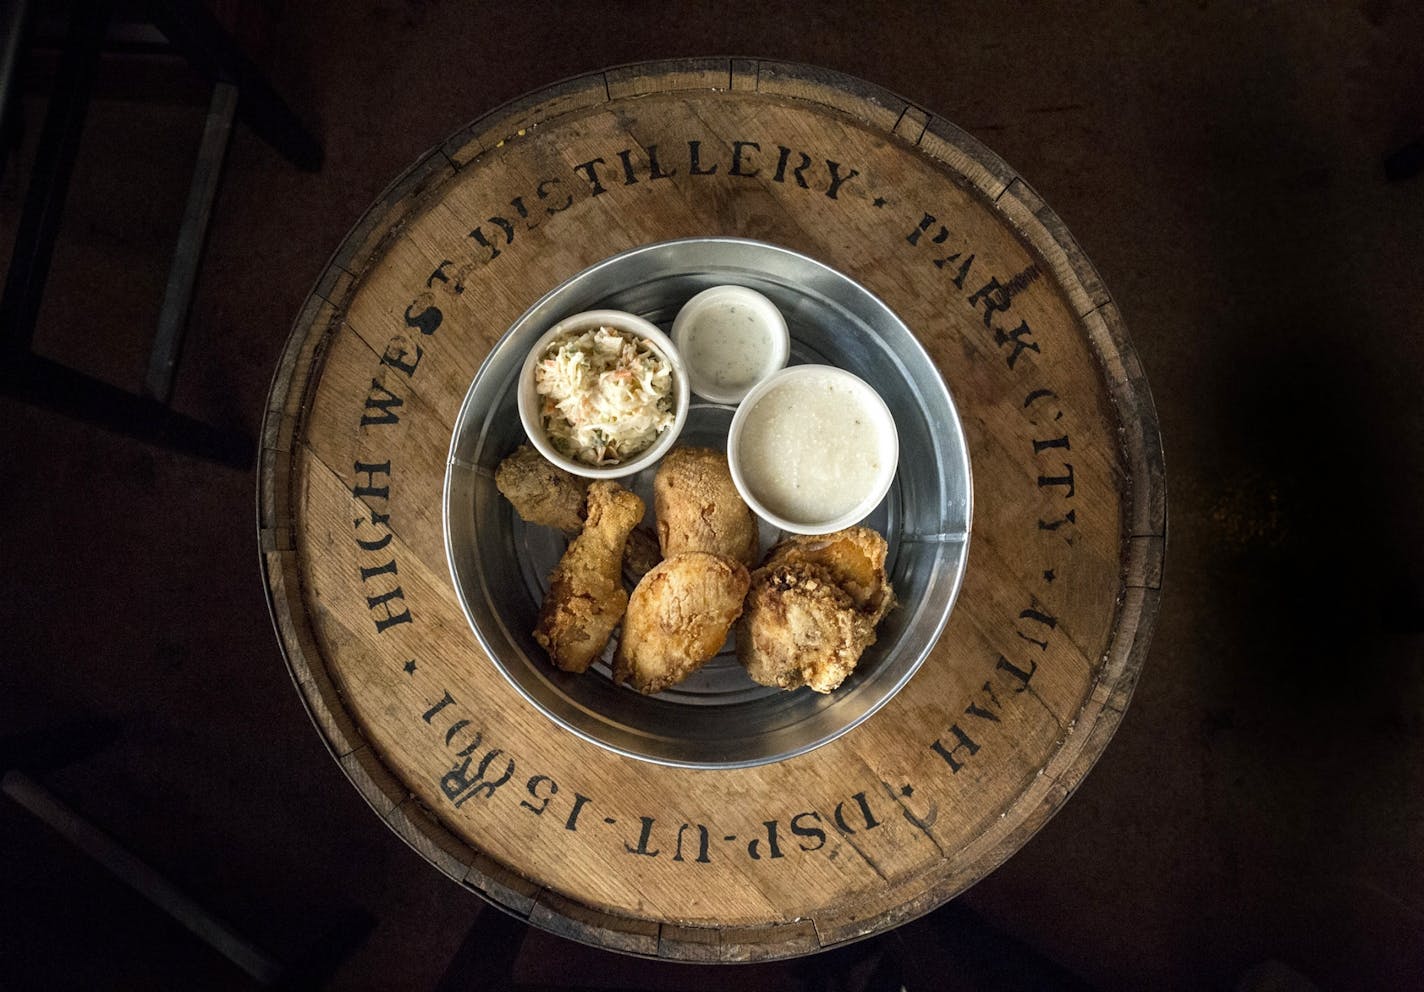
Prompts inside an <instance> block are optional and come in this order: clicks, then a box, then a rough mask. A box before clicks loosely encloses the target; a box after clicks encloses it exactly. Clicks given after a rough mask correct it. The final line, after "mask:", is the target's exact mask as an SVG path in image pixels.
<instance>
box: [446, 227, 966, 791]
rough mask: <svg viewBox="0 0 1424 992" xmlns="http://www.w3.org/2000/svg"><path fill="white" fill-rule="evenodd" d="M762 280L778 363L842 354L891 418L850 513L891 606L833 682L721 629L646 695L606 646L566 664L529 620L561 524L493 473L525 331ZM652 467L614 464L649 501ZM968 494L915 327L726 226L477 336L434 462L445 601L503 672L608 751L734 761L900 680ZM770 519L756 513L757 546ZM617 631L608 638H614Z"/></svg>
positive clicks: (928, 621)
mask: <svg viewBox="0 0 1424 992" xmlns="http://www.w3.org/2000/svg"><path fill="white" fill-rule="evenodd" d="M724 283H737V284H739V285H743V286H749V287H751V288H752V289H755V290H758V291H759V292H761V293H763V294H765V295H766V296H767V297H769V298H770V299H771V300H772V301H773V302H774V303H775V304H776V305H777V306H778V307H779V308H780V309H781V311H782V313H783V314H784V315H785V317H786V321H787V324H788V326H789V328H790V332H791V359H790V364H792V365H798V364H807V363H822V364H828V365H836V366H839V367H841V368H844V369H848V370H850V371H852V372H854V373H855V374H856V375H859V376H860V377H861V378H863V379H865V380H866V381H867V382H868V383H870V384H871V385H872V386H874V387H875V388H876V389H877V390H878V391H879V392H880V394H881V396H883V397H884V399H885V402H886V403H887V405H888V406H889V407H890V412H891V414H892V416H893V417H894V418H895V425H896V429H897V431H898V432H899V439H900V452H901V457H900V467H899V471H898V473H897V476H896V479H895V482H894V483H893V484H892V486H891V488H890V492H889V493H888V494H887V495H886V497H885V499H884V500H882V501H881V503H880V505H879V506H878V507H876V508H875V510H874V511H872V512H871V514H870V515H869V516H868V517H866V518H865V520H864V523H865V524H866V525H867V526H870V527H873V528H875V529H876V530H878V531H879V532H880V533H881V534H883V535H884V536H885V538H886V541H887V542H888V543H889V549H890V550H889V557H888V560H887V563H886V564H887V569H888V572H889V575H890V581H891V583H892V585H893V586H894V589H895V595H896V599H897V602H898V605H897V606H896V608H895V609H893V610H892V611H891V612H890V614H889V615H888V616H887V617H886V618H885V619H884V620H883V621H882V622H881V624H880V628H879V635H878V639H877V640H876V643H875V644H873V645H872V646H871V647H869V648H868V649H867V650H866V652H865V654H864V655H863V656H862V657H861V660H860V664H859V665H858V667H857V668H856V671H855V673H854V674H853V675H852V676H851V677H850V678H849V679H847V680H846V682H845V683H844V684H843V685H842V686H841V687H840V688H839V689H838V690H836V691H835V692H834V693H831V694H830V695H820V694H817V693H814V692H812V691H811V690H809V689H799V690H796V691H793V692H784V691H781V690H778V689H773V688H769V687H765V686H760V685H757V684H755V683H754V682H752V681H751V680H750V679H749V678H748V677H747V675H746V673H745V672H744V671H743V670H742V667H741V665H740V664H738V662H737V660H736V656H735V653H734V652H733V651H732V649H731V648H732V645H731V642H730V638H729V643H728V644H727V645H726V646H724V648H723V650H722V652H721V653H720V654H719V655H718V656H717V657H716V658H714V659H713V660H712V661H710V662H708V664H707V665H706V666H705V667H704V668H703V669H702V670H701V671H699V672H698V673H696V674H695V675H694V676H693V677H692V678H690V679H689V680H688V681H686V682H684V683H682V684H681V685H678V686H676V687H674V688H672V689H669V690H667V691H665V692H662V693H659V694H658V695H656V696H643V695H641V694H639V693H637V692H635V691H633V690H631V689H627V688H624V687H621V686H618V685H615V684H614V683H613V682H612V680H611V678H610V668H609V664H608V659H609V658H610V657H611V655H612V644H610V647H609V650H608V651H607V652H605V655H604V658H603V659H602V660H600V661H598V662H596V663H595V664H594V666H593V667H592V668H591V669H589V671H588V672H586V673H584V674H582V675H574V674H570V673H567V672H562V671H559V670H557V669H555V668H554V667H553V665H551V664H550V663H549V660H548V658H547V656H546V655H545V654H544V651H543V649H541V648H540V647H539V646H538V645H537V644H536V643H535V642H534V638H533V636H532V631H533V629H534V625H535V620H536V618H537V616H538V612H539V604H540V603H541V602H542V600H543V597H544V594H545V593H546V592H547V590H548V576H549V573H550V572H551V571H553V568H554V566H555V565H556V564H557V563H558V560H559V557H560V556H561V555H562V554H563V551H564V547H565V540H564V538H563V535H561V534H559V533H557V532H555V531H553V530H551V529H549V528H545V527H538V526H533V525H529V524H525V523H524V522H523V521H522V520H520V519H519V517H518V515H517V514H516V513H515V512H514V510H513V508H512V507H511V506H510V504H509V502H508V501H507V500H505V499H504V497H503V496H501V495H500V493H499V491H498V490H497V489H496V488H495V485H494V470H495V467H496V466H497V465H498V464H499V462H500V460H501V459H503V458H504V457H505V456H506V455H508V454H509V453H510V452H511V451H513V450H514V448H515V447H517V446H518V445H519V444H522V443H525V440H526V439H525V437H524V432H523V429H522V428H521V426H520V420H519V414H518V409H517V403H516V388H515V385H516V379H517V377H518V374H519V370H520V368H521V366H522V364H523V361H524V357H525V354H526V352H527V351H528V349H529V347H530V346H531V345H532V344H533V342H534V341H535V340H536V339H537V338H538V337H539V335H540V334H542V333H543V332H544V331H545V330H546V329H548V328H549V327H550V326H551V325H553V324H554V323H555V322H556V321H558V320H559V319H560V318H562V317H565V316H567V315H569V314H573V313H577V312H579V311H581V310H594V309H604V308H609V309H618V310H627V311H631V312H633V313H635V314H638V315H640V316H642V317H645V318H647V319H648V320H650V321H652V322H653V323H654V324H657V325H658V326H659V327H662V328H663V329H665V330H666V329H668V328H670V327H671V325H672V321H673V318H674V317H676V316H677V312H678V310H679V309H680V308H681V307H682V305H683V304H684V303H685V302H686V301H687V300H689V299H690V298H691V297H692V296H694V295H696V294H697V293H698V292H700V291H702V290H704V289H707V288H709V287H711V286H715V285H720V284H724ZM734 409H735V408H734V407H732V406H726V405H720V404H714V403H708V402H699V401H698V400H697V399H696V398H694V401H693V405H692V409H691V412H690V415H689V418H688V422H687V426H686V427H685V428H684V430H683V433H682V436H681V437H680V438H679V441H678V443H679V444H685V445H699V446H703V447H713V448H719V449H724V448H725V447H726V438H727V428H728V426H729V425H730V423H731V419H732V414H733V412H734ZM655 470H656V467H654V468H653V469H648V470H645V471H643V472H641V473H638V474H637V475H634V476H631V477H629V478H626V479H624V480H622V482H623V484H624V485H625V486H627V487H628V488H630V489H632V490H633V491H634V492H636V493H638V494H639V495H640V496H642V497H643V499H644V502H645V503H646V504H647V506H648V512H647V516H646V517H645V518H644V525H645V526H647V525H650V524H651V523H652V517H653V509H652V479H653V475H654V472H655ZM971 508H972V487H971V482H970V470H969V455H968V450H967V447H966V445H965V441H964V432H963V429H962V427H961V425H960V422H959V416H958V414H957V412H956V411H955V407H954V402H953V400H952V399H951V398H950V395H949V391H948V389H947V388H946V386H945V383H944V380H943V378H942V377H941V376H940V374H939V371H938V369H937V368H936V367H935V365H934V363H933V362H931V360H930V358H929V356H928V355H927V354H926V353H925V351H924V349H923V348H922V347H921V346H920V344H919V342H918V340H916V338H915V336H914V334H912V333H911V332H910V330H909V329H908V328H907V327H906V326H905V325H904V324H903V323H902V322H901V321H900V319H899V318H898V317H896V316H895V314H894V313H892V312H891V311H890V310H889V308H887V307H886V306H885V304H884V303H882V302H881V301H880V300H879V299H878V298H876V297H875V296H874V295H872V294H871V293H870V292H869V291H868V290H866V289H865V288H864V287H862V286H860V285H859V284H858V283H856V282H854V281H852V280H851V279H849V278H847V277H846V276H844V275H842V274H840V273H839V272H836V271H835V270H833V269H831V268H828V267H827V266H825V265H822V264H821V263H820V262H817V261H815V260H814V259H811V258H808V257H806V256H805V255H801V254H798V253H796V252H793V251H789V250H787V249H784V248H779V247H776V246H774V245H769V244H764V243H761V242H756V241H747V240H743V239H738V238H692V239H687V240H681V241H669V242H663V243H660V244H653V245H646V246H644V247H641V248H635V249H632V250H630V251H627V252H624V253H622V254H619V255H615V256H613V257H612V258H608V259H606V260H604V261H602V262H599V263H598V264H596V265H594V266H592V267H590V268H588V269H585V270H584V271H583V272H580V273H578V274H577V275H575V276H573V277H572V278H570V279H569V280H567V281H566V282H564V283H563V284H562V285H560V286H558V287H556V288H555V289H553V290H552V291H550V292H549V293H548V294H546V295H545V296H544V297H543V298H542V299H540V300H539V301H538V302H537V303H535V304H534V306H533V307H531V308H530V309H529V310H528V311H527V312H526V313H525V314H524V315H523V316H522V317H520V318H519V320H517V321H516V322H515V324H514V326H513V327H511V328H510V329H509V331H508V332H507V333H506V334H505V335H504V337H503V338H501V339H500V341H499V342H498V343H497V344H496V345H495V347H494V349H493V350H492V351H491V352H490V354H489V357H488V358H486V359H485V362H484V364H483V365H482V366H481V367H480V370H479V373H478V374H477V375H476V376H475V380H474V382H473V383H472V384H471V386H470V389H469V392H468V393H467V394H466V396H465V401H464V403H463V405H462V406H461V408H460V412H459V415H458V417H457V418H456V421H455V431H454V436H453V438H452V439H451V444H450V457H449V462H448V464H447V466H446V473H445V493H444V527H445V550H446V556H447V558H448V560H449V564H450V574H451V577H452V579H453V581H454V585H455V591H456V593H457V594H458V595H459V598H460V604H461V607H462V608H463V609H464V612H465V616H466V617H467V618H468V620H469V622H470V626H471V628H472V629H473V630H474V633H475V636H476V637H477V638H478V639H479V642H480V644H481V645H482V646H483V647H484V649H485V651H486V652H487V653H488V654H489V656H490V658H491V659H492V660H493V661H494V663H495V665H496V666H497V667H498V668H499V670H500V671H501V672H502V673H503V674H504V676H505V677H506V678H507V679H508V680H509V681H510V682H511V683H512V684H513V685H514V687H515V688H516V689H518V690H519V692H520V693H521V694H522V695H523V696H524V697H525V698H526V699H528V700H529V702H531V703H532V704H533V705H534V706H536V707H538V708H539V709H540V710H541V711H543V712H544V714H546V715H547V716H548V717H549V718H550V719H551V720H553V721H555V722H556V723H558V724H559V725H560V726H562V727H564V728H566V729H567V730H569V731H571V732H573V733H575V734H577V735H578V736H580V737H582V738H584V739H586V740H589V741H592V742H594V743H596V744H599V745H601V746H603V747H606V748H608V749H610V750H612V751H615V752H618V753H620V754H624V755H628V756H630V757H634V758H640V759H644V760H647V761H654V762H658V763H662V764H669V765H681V766H686V767H698V768H735V767H746V766H751V765H759V764H766V763H769V762H773V761H780V760H783V759H785V758H788V757H791V756H793V755H797V754H802V753H805V752H806V751H809V750H811V749H813V748H815V747H819V746H820V745H822V744H825V743H827V742H828V741H831V740H834V739H835V738H837V737H839V736H840V735H842V734H844V733H846V732H847V731H849V730H850V729H851V728H853V727H855V726H856V725H857V724H859V723H860V722H861V721H863V720H865V719H866V718H867V717H869V716H870V715H871V714H872V713H874V712H875V711H876V710H877V709H879V708H880V707H881V706H883V705H884V704H885V703H886V702H887V701H888V700H889V699H890V698H891V697H892V696H894V694H895V693H896V692H897V691H899V689H900V687H901V686H903V685H904V684H905V683H906V682H907V681H909V679H910V677H911V676H913V675H914V673H915V671H916V669H918V668H919V666H920V665H921V664H922V663H923V662H924V660H925V658H926V657H927V656H928V654H929V652H930V649H931V648H933V647H934V645H935V643H936V641H937V640H938V639H939V636H940V634H941V632H942V631H943V630H944V626H945V623H946V622H947V621H948V619H949V614H950V610H951V609H952V608H953V605H954V600H955V597H956V595H957V594H958V592H959V587H960V583H961V581H962V580H963V576H964V565H965V560H966V555H967V551H968V542H969V525H970V518H971ZM781 536H782V535H781V534H780V533H779V532H778V531H775V530H773V529H771V528H770V527H769V526H768V525H766V524H765V523H764V524H763V526H762V547H763V549H766V548H768V547H770V546H771V544H773V543H775V541H777V540H778V539H780V537H781ZM616 636H617V635H616V634H615V640H616Z"/></svg>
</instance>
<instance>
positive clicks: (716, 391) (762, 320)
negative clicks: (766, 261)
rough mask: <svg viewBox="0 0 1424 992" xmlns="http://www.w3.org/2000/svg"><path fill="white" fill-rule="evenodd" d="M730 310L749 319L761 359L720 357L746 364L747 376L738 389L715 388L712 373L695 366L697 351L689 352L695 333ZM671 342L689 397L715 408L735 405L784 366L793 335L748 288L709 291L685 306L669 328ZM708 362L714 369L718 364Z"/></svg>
mask: <svg viewBox="0 0 1424 992" xmlns="http://www.w3.org/2000/svg"><path fill="white" fill-rule="evenodd" d="M733 308H736V309H738V310H740V311H741V312H742V313H743V314H744V315H745V316H746V317H747V318H748V322H747V326H749V327H752V328H753V329H754V333H753V334H752V335H750V336H751V337H753V338H755V339H756V340H758V341H759V342H761V354H759V355H758V354H747V353H738V354H732V355H725V354H724V361H732V362H748V363H749V364H750V365H751V372H750V374H749V375H748V376H747V378H746V379H745V380H744V381H742V382H741V383H738V384H732V385H728V384H726V383H718V382H717V379H716V371H715V369H714V368H712V367H709V366H708V365H706V364H703V363H702V362H699V361H698V353H697V349H694V348H691V347H689V343H690V342H691V340H692V339H693V337H694V335H695V334H696V332H697V330H698V329H699V327H702V328H704V329H705V327H706V325H707V322H708V321H713V320H724V319H726V317H727V316H728V313H729V311H730V310H732V309H733ZM672 340H673V343H674V344H675V345H677V347H678V350H679V351H680V352H681V353H682V358H683V361H684V363H685V364H686V366H687V378H688V382H689V383H690V384H691V386H692V391H693V392H694V393H696V394H697V395H698V396H702V397H704V398H706V399H709V400H711V401H712V402H714V403H739V402H741V401H742V399H743V397H745V396H746V395H747V393H748V392H749V391H750V390H751V389H752V388H753V387H754V386H755V385H756V384H757V383H759V382H761V381H762V380H763V379H765V378H766V377H767V376H769V375H771V374H772V373H773V372H776V371H777V370H779V369H780V368H782V367H783V366H784V365H785V364H786V360H787V358H788V357H790V354H791V335H790V333H789V332H788V331H787V328H786V318H785V317H784V316H782V313H781V311H780V310H779V309H777V307H776V304H775V303H772V302H771V300H769V299H767V298H766V297H765V296H763V295H762V294H761V293H758V292H757V291H756V290H754V289H750V288H748V287H746V286H735V285H726V286H713V287H712V288H711V289H704V290H703V291H702V292H700V293H698V294H697V295H696V296H694V297H692V299H690V300H688V301H687V302H686V303H685V304H683V306H682V309H681V310H679V311H678V313H677V318H676V319H675V320H674V321H673V324H672ZM712 361H713V362H714V363H715V362H716V359H715V358H713V359H712Z"/></svg>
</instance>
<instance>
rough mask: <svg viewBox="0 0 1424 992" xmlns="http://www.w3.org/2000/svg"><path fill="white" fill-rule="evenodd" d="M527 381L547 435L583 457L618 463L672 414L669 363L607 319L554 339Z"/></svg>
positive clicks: (572, 454)
mask: <svg viewBox="0 0 1424 992" xmlns="http://www.w3.org/2000/svg"><path fill="white" fill-rule="evenodd" d="M534 388H535V390H536V391H537V392H538V394H539V396H540V397H541V403H540V406H541V412H542V413H543V417H544V429H545V433H546V434H547V435H548V438H549V441H550V442H551V443H552V444H553V446H554V448H555V449H556V450H557V451H558V452H559V453H560V454H563V455H565V456H567V457H569V458H572V459H574V460H575V461H579V462H583V463H584V464H587V465H600V466H604V465H617V464H619V463H620V462H623V461H625V460H627V459H628V458H631V457H632V456H633V455H636V454H638V452H640V451H642V450H644V449H645V448H647V447H648V446H649V445H650V444H652V443H653V441H654V440H655V439H656V438H657V436H658V435H659V434H660V433H661V432H662V431H664V430H665V429H666V428H668V427H670V426H671V425H672V422H673V414H672V405H673V404H672V368H671V366H670V365H669V364H668V362H667V361H666V359H664V358H663V357H662V356H661V355H659V354H658V353H657V352H655V351H654V350H653V348H652V346H651V345H649V344H648V342H646V341H645V340H643V339H642V338H639V337H635V336H632V335H627V334H624V333H623V332H621V331H619V330H618V329H617V328H613V327H606V326H604V327H597V328H594V329H591V330H587V331H575V332H573V333H572V334H570V335H569V336H568V337H566V338H563V339H561V340H559V341H555V342H554V343H553V344H552V345H550V346H549V349H548V350H547V351H546V352H545V353H544V357H543V358H542V359H540V361H539V364H538V365H536V366H535V367H534Z"/></svg>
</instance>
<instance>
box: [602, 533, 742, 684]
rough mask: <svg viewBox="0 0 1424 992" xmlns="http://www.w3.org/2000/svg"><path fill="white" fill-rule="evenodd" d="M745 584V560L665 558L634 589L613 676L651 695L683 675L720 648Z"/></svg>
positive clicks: (703, 555)
mask: <svg viewBox="0 0 1424 992" xmlns="http://www.w3.org/2000/svg"><path fill="white" fill-rule="evenodd" d="M750 585H751V576H750V575H748V574H747V569H746V566H745V565H743V564H742V563H741V562H739V561H736V560H734V559H732V558H728V557H726V556H725V555H714V554H708V553H707V552H705V551H684V552H683V553H681V554H676V555H671V556H670V557H668V558H665V559H664V560H663V561H662V562H661V563H660V564H658V566H657V567H656V568H654V569H653V570H652V571H651V572H649V573H648V574H647V575H646V576H644V577H643V581H642V582H639V583H638V588H636V589H634V590H633V597H632V599H630V600H629V602H628V613H627V615H626V616H624V618H623V634H622V636H621V638H620V639H619V641H618V650H617V651H616V652H615V654H614V656H613V680H614V681H615V682H619V683H624V682H627V683H631V684H632V686H633V688H635V689H637V690H638V691H639V692H642V693H647V694H649V695H651V694H652V693H655V692H662V691H663V690H664V689H666V688H668V687H670V686H674V685H677V684H678V683H679V682H681V681H683V680H684V679H686V678H687V677H688V676H689V675H691V674H692V673H693V672H695V671H697V670H698V669H699V668H701V667H702V666H703V665H704V664H706V663H707V662H708V660H710V659H711V658H712V657H713V656H714V655H716V653H717V652H718V651H719V650H721V648H722V645H723V643H724V642H725V641H726V640H727V632H728V631H729V630H731V629H732V624H733V623H735V622H736V620H737V617H739V616H741V613H742V600H743V599H744V598H745V597H746V594H747V588H748V587H749V586H750Z"/></svg>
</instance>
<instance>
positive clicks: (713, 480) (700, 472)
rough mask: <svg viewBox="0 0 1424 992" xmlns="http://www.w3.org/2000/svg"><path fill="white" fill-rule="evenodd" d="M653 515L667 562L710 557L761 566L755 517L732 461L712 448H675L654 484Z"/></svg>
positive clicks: (659, 541) (661, 467) (664, 461)
mask: <svg viewBox="0 0 1424 992" xmlns="http://www.w3.org/2000/svg"><path fill="white" fill-rule="evenodd" d="M653 510H654V512H655V513H656V514H657V518H658V543H659V544H660V545H662V550H663V557H664V558H671V557H672V556H673V555H675V554H679V553H680V552H683V551H706V552H710V553H711V554H715V555H726V556H727V557H728V558H735V559H736V560H737V561H739V562H741V563H742V564H743V565H746V566H748V567H751V566H752V565H755V564H756V560H757V552H758V550H759V549H760V543H759V541H760V534H759V531H758V529H757V522H756V517H755V516H753V514H752V511H751V508H750V507H748V506H747V504H746V502H745V501H744V500H743V499H742V497H741V494H740V493H738V492H737V487H736V485H735V484H734V483H733V482H732V472H731V470H730V469H729V468H728V467H727V456H726V455H725V454H723V453H722V452H720V451H713V450H712V449H710V448H674V449H673V450H672V451H670V452H668V454H667V457H666V458H664V459H663V462H662V465H660V466H659V467H658V474H657V476H656V477H654V479H653Z"/></svg>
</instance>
